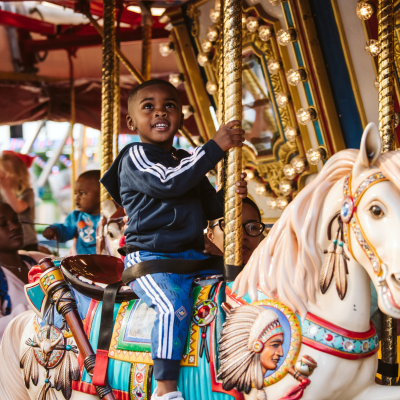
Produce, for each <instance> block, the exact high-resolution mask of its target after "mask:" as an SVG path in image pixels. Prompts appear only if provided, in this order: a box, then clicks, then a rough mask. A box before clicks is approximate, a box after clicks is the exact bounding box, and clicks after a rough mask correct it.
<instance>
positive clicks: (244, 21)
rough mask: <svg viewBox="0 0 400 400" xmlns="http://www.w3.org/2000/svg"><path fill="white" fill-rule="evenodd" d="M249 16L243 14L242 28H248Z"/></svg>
mask: <svg viewBox="0 0 400 400" xmlns="http://www.w3.org/2000/svg"><path fill="white" fill-rule="evenodd" d="M246 24H247V17H246V16H245V15H244V14H242V29H246Z"/></svg>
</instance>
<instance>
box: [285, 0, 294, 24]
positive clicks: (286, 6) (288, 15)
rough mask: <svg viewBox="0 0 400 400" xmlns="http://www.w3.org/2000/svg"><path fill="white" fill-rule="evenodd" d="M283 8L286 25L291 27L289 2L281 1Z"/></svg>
mask: <svg viewBox="0 0 400 400" xmlns="http://www.w3.org/2000/svg"><path fill="white" fill-rule="evenodd" d="M283 9H284V10H285V15H286V19H287V23H288V27H289V28H292V27H293V18H292V13H291V12H290V7H289V2H285V3H283Z"/></svg>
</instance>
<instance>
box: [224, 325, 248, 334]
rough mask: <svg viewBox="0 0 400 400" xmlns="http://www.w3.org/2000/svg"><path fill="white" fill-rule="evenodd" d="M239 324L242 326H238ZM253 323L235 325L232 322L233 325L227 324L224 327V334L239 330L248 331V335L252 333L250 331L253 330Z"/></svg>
mask: <svg viewBox="0 0 400 400" xmlns="http://www.w3.org/2000/svg"><path fill="white" fill-rule="evenodd" d="M238 326H240V328H238ZM251 327H252V326H251V325H248V326H247V325H244V324H241V325H236V326H235V325H234V324H231V325H228V326H225V327H224V331H223V332H224V336H226V335H228V334H230V333H231V332H236V333H238V332H240V333H245V332H246V333H247V334H248V335H249V334H250V331H251Z"/></svg>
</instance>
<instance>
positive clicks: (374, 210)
mask: <svg viewBox="0 0 400 400" xmlns="http://www.w3.org/2000/svg"><path fill="white" fill-rule="evenodd" d="M369 211H370V213H371V214H372V215H373V216H374V217H378V218H379V217H383V210H382V208H380V207H379V206H372V207H371V208H370V209H369Z"/></svg>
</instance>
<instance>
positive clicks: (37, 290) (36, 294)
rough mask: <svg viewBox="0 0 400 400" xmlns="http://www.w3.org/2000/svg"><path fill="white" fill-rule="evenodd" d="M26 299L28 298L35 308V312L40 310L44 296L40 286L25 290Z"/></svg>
mask: <svg viewBox="0 0 400 400" xmlns="http://www.w3.org/2000/svg"><path fill="white" fill-rule="evenodd" d="M26 293H27V295H28V297H29V298H30V300H31V302H32V304H33V305H34V306H35V308H36V309H37V310H39V311H40V310H41V307H42V303H43V300H44V298H45V295H44V293H43V291H42V288H41V287H40V285H39V284H38V285H36V286H33V287H31V288H29V289H27V290H26Z"/></svg>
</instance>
